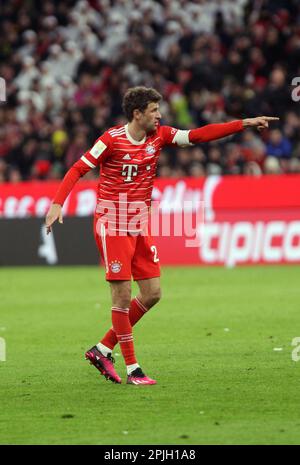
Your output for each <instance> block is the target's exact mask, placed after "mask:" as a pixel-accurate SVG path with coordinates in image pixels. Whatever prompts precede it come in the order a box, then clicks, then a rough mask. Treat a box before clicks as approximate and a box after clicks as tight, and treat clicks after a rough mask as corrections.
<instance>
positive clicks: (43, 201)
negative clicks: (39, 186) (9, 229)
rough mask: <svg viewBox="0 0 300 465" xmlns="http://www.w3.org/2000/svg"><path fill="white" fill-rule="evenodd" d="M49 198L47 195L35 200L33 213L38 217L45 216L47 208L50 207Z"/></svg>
mask: <svg viewBox="0 0 300 465" xmlns="http://www.w3.org/2000/svg"><path fill="white" fill-rule="evenodd" d="M50 204H51V200H50V199H49V197H41V198H40V199H38V200H37V201H36V204H35V214H36V216H38V217H42V216H45V215H46V214H47V212H48V209H49V207H50Z"/></svg>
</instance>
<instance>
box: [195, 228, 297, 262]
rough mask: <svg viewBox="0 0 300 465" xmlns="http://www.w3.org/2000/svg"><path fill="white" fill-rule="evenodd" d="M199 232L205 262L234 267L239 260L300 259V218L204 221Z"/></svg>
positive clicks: (279, 260)
mask: <svg viewBox="0 0 300 465" xmlns="http://www.w3.org/2000/svg"><path fill="white" fill-rule="evenodd" d="M198 234H199V236H201V247H200V248H199V256H200V259H201V260H202V261H203V262H204V263H211V264H212V263H223V264H225V265H226V266H228V267H233V266H235V265H236V264H238V263H249V262H252V263H255V262H258V261H265V262H267V263H278V262H281V261H283V260H285V261H287V262H297V261H299V260H300V221H291V222H284V221H270V222H265V223H263V222H262V221H259V222H257V223H250V222H247V221H238V222H236V223H233V224H230V223H227V222H224V223H218V222H214V223H205V224H204V225H203V224H202V225H200V226H199V230H198ZM275 239H277V241H276V242H277V244H275V243H274V240H275Z"/></svg>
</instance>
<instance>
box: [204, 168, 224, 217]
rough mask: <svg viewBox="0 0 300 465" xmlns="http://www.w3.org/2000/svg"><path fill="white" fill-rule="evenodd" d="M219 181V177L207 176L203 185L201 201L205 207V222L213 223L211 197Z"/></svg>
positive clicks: (213, 215)
mask: <svg viewBox="0 0 300 465" xmlns="http://www.w3.org/2000/svg"><path fill="white" fill-rule="evenodd" d="M221 180H222V178H221V176H208V178H207V180H206V181H205V183H204V187H203V201H204V205H205V221H213V220H214V219H215V212H214V209H213V195H214V192H215V190H216V188H217V186H218V184H219V183H220V182H221Z"/></svg>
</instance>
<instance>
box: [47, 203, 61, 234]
mask: <svg viewBox="0 0 300 465" xmlns="http://www.w3.org/2000/svg"><path fill="white" fill-rule="evenodd" d="M56 220H58V222H59V223H63V216H62V207H61V205H59V204H58V203H53V204H52V205H51V207H50V208H49V211H48V213H47V216H46V228H47V234H49V233H50V232H51V231H52V229H51V226H52V224H53V223H54V222H55V221H56Z"/></svg>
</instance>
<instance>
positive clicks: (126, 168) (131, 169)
mask: <svg viewBox="0 0 300 465" xmlns="http://www.w3.org/2000/svg"><path fill="white" fill-rule="evenodd" d="M137 173H138V165H123V166H122V176H126V178H125V179H124V181H125V182H131V181H132V178H133V176H136V175H137Z"/></svg>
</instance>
